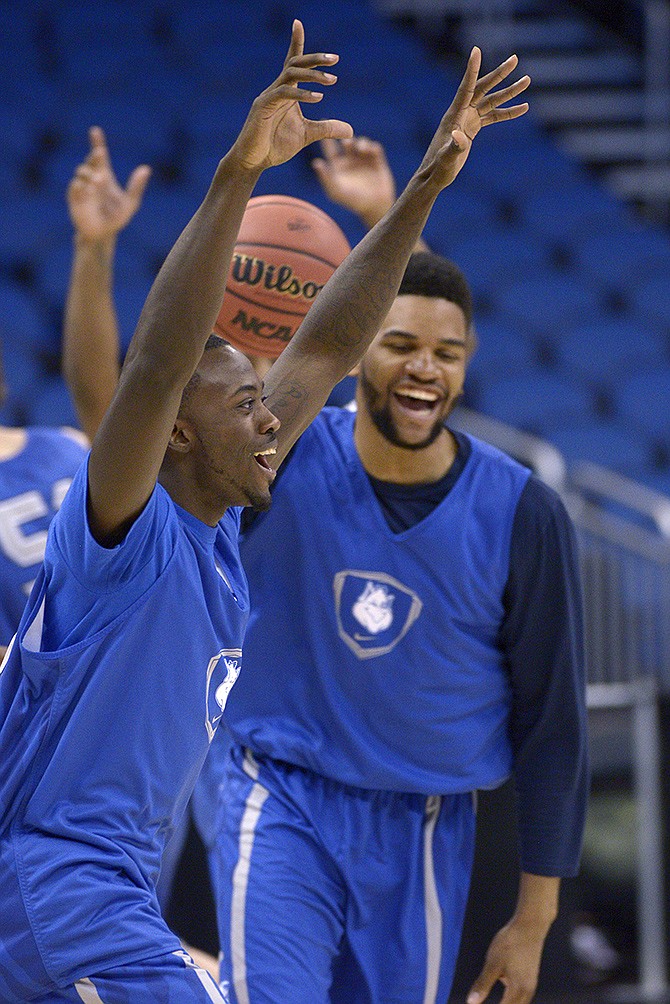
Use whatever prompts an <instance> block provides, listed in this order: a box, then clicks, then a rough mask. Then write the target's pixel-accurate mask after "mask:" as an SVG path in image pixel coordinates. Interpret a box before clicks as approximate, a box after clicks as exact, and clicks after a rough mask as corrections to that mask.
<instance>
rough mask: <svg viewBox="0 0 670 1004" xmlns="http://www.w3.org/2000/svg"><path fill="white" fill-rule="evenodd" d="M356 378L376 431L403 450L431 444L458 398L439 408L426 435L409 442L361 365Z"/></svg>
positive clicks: (421, 448) (416, 448)
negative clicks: (416, 440) (382, 402)
mask: <svg viewBox="0 0 670 1004" xmlns="http://www.w3.org/2000/svg"><path fill="white" fill-rule="evenodd" d="M358 379H359V382H360V385H361V389H362V391H363V397H364V398H365V404H366V406H367V409H368V412H369V414H370V418H371V419H372V421H373V423H374V425H375V427H376V428H377V431H378V432H380V433H381V434H382V436H383V437H384V439H387V440H388V442H389V443H392V444H393V445H394V446H399V447H400V448H401V449H403V450H425V449H426V447H428V446H431V445H432V444H433V443H434V442H435V440H436V439H437V438H438V436H439V435H440V434H441V432H442V431H443V429H444V423H445V422H446V420H447V416H448V415H449V413H450V412H451V411H452V410H453V408H454V405H455V404H456V401H457V400H458V398H454V399H453V401H452V400H449V401H448V402H447V404H448V407H447V408H443V409H442V410H441V412H440V416H439V418H436V419H435V422H434V424H433V426H432V427H431V429H430V430H429V432H428V435H427V436H425V437H424V438H423V439H422V440H420V441H419V442H418V443H415V442H411V443H410V442H408V441H407V440H406V439H403V437H402V435H401V434H400V432H399V430H398V427H397V425H396V423H395V421H394V419H393V415H392V414H391V407H390V404H389V401H388V399H387V401H386V403H384V404H381V403H380V399H381V394H380V393H379V392H378V391H376V390H375V388H374V387H373V386H372V384H371V383H370V381H369V380H368V378H367V377H366V375H365V371H364V370H363V367H361V371H360V375H359V378H358Z"/></svg>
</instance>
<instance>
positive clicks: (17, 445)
mask: <svg viewBox="0 0 670 1004" xmlns="http://www.w3.org/2000/svg"><path fill="white" fill-rule="evenodd" d="M27 439H28V433H27V432H26V430H25V429H16V428H14V427H13V426H9V425H0V461H2V460H11V459H12V457H16V456H17V455H18V454H19V453H20V452H21V450H22V449H23V448H24V446H25V445H26V440H27Z"/></svg>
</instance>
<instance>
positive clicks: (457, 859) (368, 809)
mask: <svg viewBox="0 0 670 1004" xmlns="http://www.w3.org/2000/svg"><path fill="white" fill-rule="evenodd" d="M222 790H223V791H224V792H225V798H224V799H222V801H221V804H220V806H219V816H218V836H217V843H216V845H215V847H214V848H213V849H212V851H211V860H210V864H211V870H212V879H213V884H214V888H215V896H216V901H217V913H218V920H219V930H220V935H221V951H222V963H221V973H220V977H221V985H222V987H224V988H225V989H226V992H228V993H229V995H230V1000H231V1004H233V1002H234V1004H270V1002H272V1004H280V1002H281V1004H286V1002H289V1001H290V1004H326V1002H337V1004H382V1002H388V1001H391V1000H392V1001H393V1002H394V1004H403V1002H406V1004H417V1002H419V1004H421V1002H422V1004H433V1002H436V1001H445V1000H447V997H448V995H449V989H450V987H451V983H452V980H453V975H454V969H455V965H456V957H457V954H458V947H459V942H460V937H461V929H462V925H463V916H464V913H465V905H466V899H467V895H468V887H469V882H470V872H471V868H472V858H473V851H474V833H475V810H474V798H473V795H472V794H471V793H468V794H457V795H447V796H431V797H426V796H423V795H415V794H402V793H397V792H387V791H384V792H380V791H366V790H364V789H359V788H352V787H348V786H345V785H342V784H338V783H336V782H333V781H330V780H327V779H325V778H322V777H318V776H317V775H315V774H312V773H311V772H309V771H305V770H302V769H301V768H298V767H293V766H291V765H289V764H284V763H279V762H277V761H273V760H268V759H263V758H254V757H253V755H252V754H251V753H249V752H248V751H244V750H241V749H239V748H237V747H236V748H233V750H232V751H231V754H230V756H229V760H228V764H227V769H226V775H225V784H224V785H223V786H222Z"/></svg>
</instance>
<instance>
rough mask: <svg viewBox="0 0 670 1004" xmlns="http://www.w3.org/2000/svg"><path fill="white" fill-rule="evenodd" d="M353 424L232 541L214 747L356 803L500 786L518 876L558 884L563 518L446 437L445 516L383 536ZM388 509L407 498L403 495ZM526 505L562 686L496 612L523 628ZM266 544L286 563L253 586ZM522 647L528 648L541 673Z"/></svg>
mask: <svg viewBox="0 0 670 1004" xmlns="http://www.w3.org/2000/svg"><path fill="white" fill-rule="evenodd" d="M354 421H355V416H354V415H353V414H351V413H348V412H343V411H340V410H338V409H326V410H324V412H322V414H321V415H320V416H319V417H318V418H317V419H316V420H315V422H314V423H313V425H312V426H311V427H310V428H309V429H308V430H307V431H306V432H305V433H304V434H303V436H302V437H301V439H300V440H299V442H298V444H297V446H296V448H295V453H294V455H293V457H292V458H291V459H290V460H289V461H288V463H287V465H286V468H285V469H283V470H282V472H281V475H280V477H279V478H278V479H277V482H276V484H275V488H274V489H273V505H272V508H271V510H270V511H269V512H267V513H263V514H262V515H260V516H258V517H256V518H255V520H254V522H253V524H252V526H251V528H250V529H249V531H248V532H247V533H246V534H244V535H243V539H242V544H241V551H242V559H243V562H244V565H245V569H246V571H247V574H248V576H249V582H250V589H251V605H252V614H251V619H250V623H249V627H248V632H247V636H246V641H245V673H244V677H243V679H242V681H241V683H240V684H239V685H238V687H237V688H236V689H235V691H234V692H233V694H232V696H231V700H230V702H229V704H228V706H227V709H226V714H225V721H226V725H227V726H228V730H229V736H232V739H233V740H234V741H235V742H236V743H239V744H241V745H242V746H245V747H248V748H249V749H251V750H252V751H253V752H254V753H257V754H259V755H260V756H266V757H271V758H273V759H276V760H280V761H286V762H288V763H290V764H295V765H297V766H299V767H303V768H306V769H308V770H311V771H313V772H314V773H316V774H318V775H320V776H322V777H325V778H330V779H332V780H335V781H338V782H340V783H343V784H346V785H351V786H353V787H356V788H368V789H379V790H392V791H401V792H408V793H412V792H414V793H419V794H425V795H440V794H442V795H444V794H452V793H458V792H465V791H472V790H474V789H477V788H488V787H494V786H496V785H498V784H500V783H501V782H502V781H503V780H505V779H506V778H507V777H508V776H509V775H510V773H511V772H512V769H513V767H514V768H515V771H516V769H517V768H518V771H519V777H518V778H517V782H518V785H519V788H520V791H521V796H522V801H523V804H524V805H527V806H528V811H527V812H526V811H524V812H523V816H524V818H523V819H522V820H521V825H522V834H521V837H522V841H521V842H522V857H523V860H524V864H525V865H526V868H527V870H531V871H537V872H538V873H540V874H570V873H572V872H574V870H575V868H576V866H577V861H578V855H579V848H580V843H581V832H582V825H583V812H584V802H585V792H586V773H585V765H586V761H585V741H584V724H585V723H584V715H583V709H584V679H583V659H582V651H581V643H582V638H581V633H580V620H579V614H580V595H579V583H578V576H576V566H575V563H574V558H575V555H574V552H570V548H571V546H572V544H574V534H573V535H572V543H571V540H570V538H569V537H568V539H567V542H566V540H565V539H564V537H563V536H562V534H563V533H564V527H563V525H562V524H565V526H566V527H567V528H568V532H571V531H570V529H569V520H568V518H567V515H566V514H565V511H564V509H563V508H562V507H561V506H560V502H559V500H558V499H557V497H556V496H554V497H555V500H556V506H553V504H552V503H551V502H550V501H549V499H548V498H546V497H545V496H544V495H543V494H542V493H541V492H538V491H537V489H536V487H535V485H537V482H534V479H531V478H530V472H529V471H528V470H527V469H526V468H524V467H522V466H521V465H519V464H517V463H516V462H515V461H513V460H511V459H510V458H509V457H507V456H506V455H505V454H503V453H501V452H500V451H498V450H496V449H495V448H493V447H491V446H489V445H487V444H484V443H482V442H479V441H478V440H476V439H474V438H472V437H464V441H465V443H466V445H467V449H466V450H462V451H460V453H459V458H458V460H457V463H456V464H455V465H454V477H453V483H451V484H450V486H449V488H448V490H447V491H446V493H445V494H444V496H443V497H442V498H441V500H440V501H438V502H437V504H435V506H434V507H433V508H432V510H431V511H430V512H429V514H428V515H426V516H425V518H421V519H419V520H418V521H416V522H413V523H412V525H409V526H408V527H406V528H405V529H402V530H400V531H398V532H395V531H394V530H393V529H391V527H390V526H389V524H388V522H387V519H386V517H385V515H384V509H383V508H382V505H380V502H379V500H378V499H377V497H376V495H375V489H374V487H373V485H372V484H371V479H370V478H369V477H368V475H367V474H366V472H365V470H364V468H363V466H362V464H361V462H360V459H359V457H358V454H357V451H356V448H355V444H354V440H353V424H354ZM531 484H533V491H532V492H530V493H529V488H530V486H531ZM424 487H425V486H424ZM427 487H429V488H430V486H427ZM397 494H406V495H407V496H408V498H409V496H410V495H411V494H412V493H411V492H410V491H409V488H407V489H405V487H404V486H403V487H402V488H398V492H397ZM415 494H416V493H415ZM419 494H421V493H419ZM527 498H528V499H531V500H532V502H533V507H532V508H531V507H527V506H526V507H524V508H523V514H524V518H523V520H522V523H526V522H528V526H529V535H530V539H529V540H524V546H525V547H526V549H528V547H530V548H531V552H532V551H533V549H534V552H535V553H538V554H539V553H540V552H544V551H545V550H546V551H547V553H546V554H544V555H543V560H544V561H546V564H547V567H548V568H549V575H550V577H551V582H549V581H548V580H547V582H538V583H537V590H538V596H542V598H543V599H542V603H543V604H544V610H545V617H546V620H547V621H548V620H549V618H550V614H549V612H548V611H550V610H552V605H553V606H557V607H560V609H562V610H564V611H566V615H565V616H564V617H563V622H562V624H561V625H560V626H559V629H558V630H559V633H558V634H557V635H556V636H555V637H557V638H558V637H559V636H560V647H561V651H560V659H561V665H560V666H556V665H554V663H553V662H552V660H553V658H554V657H553V655H552V656H550V657H549V658H546V653H542V654H540V648H541V645H542V644H543V637H544V636H545V635H546V637H547V643H548V645H549V646H551V644H552V638H553V637H554V635H552V630H553V629H552V630H550V629H549V628H550V625H548V624H546V625H541V624H538V623H533V624H530V623H526V624H525V625H522V626H521V627H519V625H518V623H517V622H518V619H519V618H518V611H519V608H520V607H521V603H520V602H519V597H518V596H516V595H510V584H512V591H514V590H515V589H516V591H517V592H519V591H521V592H524V593H525V596H524V597H523V602H525V604H526V607H527V608H528V609H532V610H533V613H535V609H534V607H535V600H534V596H533V588H534V585H535V584H534V583H533V581H532V579H531V582H530V592H529V591H528V584H527V582H526V579H525V578H524V577H523V576H521V579H522V580H523V581H522V582H521V584H520V586H519V587H517V585H516V583H517V579H519V571H518V569H516V568H515V569H512V568H511V559H512V555H513V554H514V555H517V554H518V552H517V551H516V549H515V548H513V546H512V543H513V541H512V538H513V536H514V535H515V533H517V534H518V532H519V522H518V519H517V517H518V516H519V514H520V512H521V510H522V506H521V504H520V502H521V499H527ZM556 524H558V526H559V530H558V531H556V532H554V531H555V526H556ZM277 540H281V542H282V545H283V548H284V554H285V555H286V556H287V557H286V558H285V559H284V560H282V561H281V562H275V563H274V564H273V566H272V569H271V570H269V569H268V566H267V557H266V555H267V553H268V549H272V548H273V547H275V548H276V542H277ZM557 540H558V543H556V541H557ZM561 550H562V551H563V554H562V556H561V553H560V552H561ZM545 578H547V576H545ZM546 590H549V592H550V597H549V601H548V603H547V596H546ZM552 591H553V592H552ZM566 591H567V592H568V593H570V596H569V597H568V600H569V602H568V601H566V603H565V604H564V603H563V600H564V596H565V593H566ZM571 603H574V608H573V607H572V606H571V605H570V604H571ZM538 613H539V614H540V615H542V610H540V611H538ZM573 616H574V620H573ZM529 636H535V637H536V638H538V639H539V644H538V646H537V654H538V656H539V658H534V653H533V651H532V647H531V646H529V644H528V641H527V639H528V637H529ZM563 727H565V729H566V732H565V735H563V734H562V733H561V729H562V728H563ZM229 741H230V738H226V737H225V736H224V735H223V734H221V735H220V736H219V737H217V742H216V743H215V744H214V746H213V748H212V755H211V756H210V759H209V761H208V764H207V766H206V769H205V771H206V772H205V774H204V775H203V779H202V784H201V785H200V786H199V789H198V793H197V797H196V818H197V819H198V822H199V824H200V826H201V828H202V829H203V831H204V836H205V838H206V839H207V838H208V837H210V836H211V833H208V830H207V824H208V819H207V812H206V808H205V807H206V806H207V804H209V803H210V802H211V801H212V799H213V796H214V791H215V788H216V784H217V780H218V775H219V773H220V767H219V768H217V761H218V760H222V759H223V756H224V754H225V747H226V742H229ZM209 822H211V817H210V820H209Z"/></svg>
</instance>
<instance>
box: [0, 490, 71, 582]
mask: <svg viewBox="0 0 670 1004" xmlns="http://www.w3.org/2000/svg"><path fill="white" fill-rule="evenodd" d="M71 483H72V478H60V480H58V481H56V482H55V484H54V486H53V488H52V498H51V506H52V509H53V510H54V511H57V510H58V509H60V507H61V505H62V502H63V499H64V498H65V494H66V492H67V490H68V488H69V487H70V484H71ZM48 515H49V506H48V505H47V502H46V501H45V499H44V498H43V496H42V495H41V494H40V492H38V491H29V492H23V494H22V495H15V496H14V497H13V498H10V499H3V500H2V502H0V549H2V551H3V552H4V553H5V555H6V557H7V558H9V560H10V561H13V562H14V564H15V565H18V566H19V568H30V566H31V565H37V564H38V563H39V562H40V561H42V559H43V558H44V549H45V547H46V543H47V531H46V530H35V532H34V533H24V531H23V526H24V524H26V523H31V522H32V521H33V520H36V519H41V518H42V517H43V516H48Z"/></svg>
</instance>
